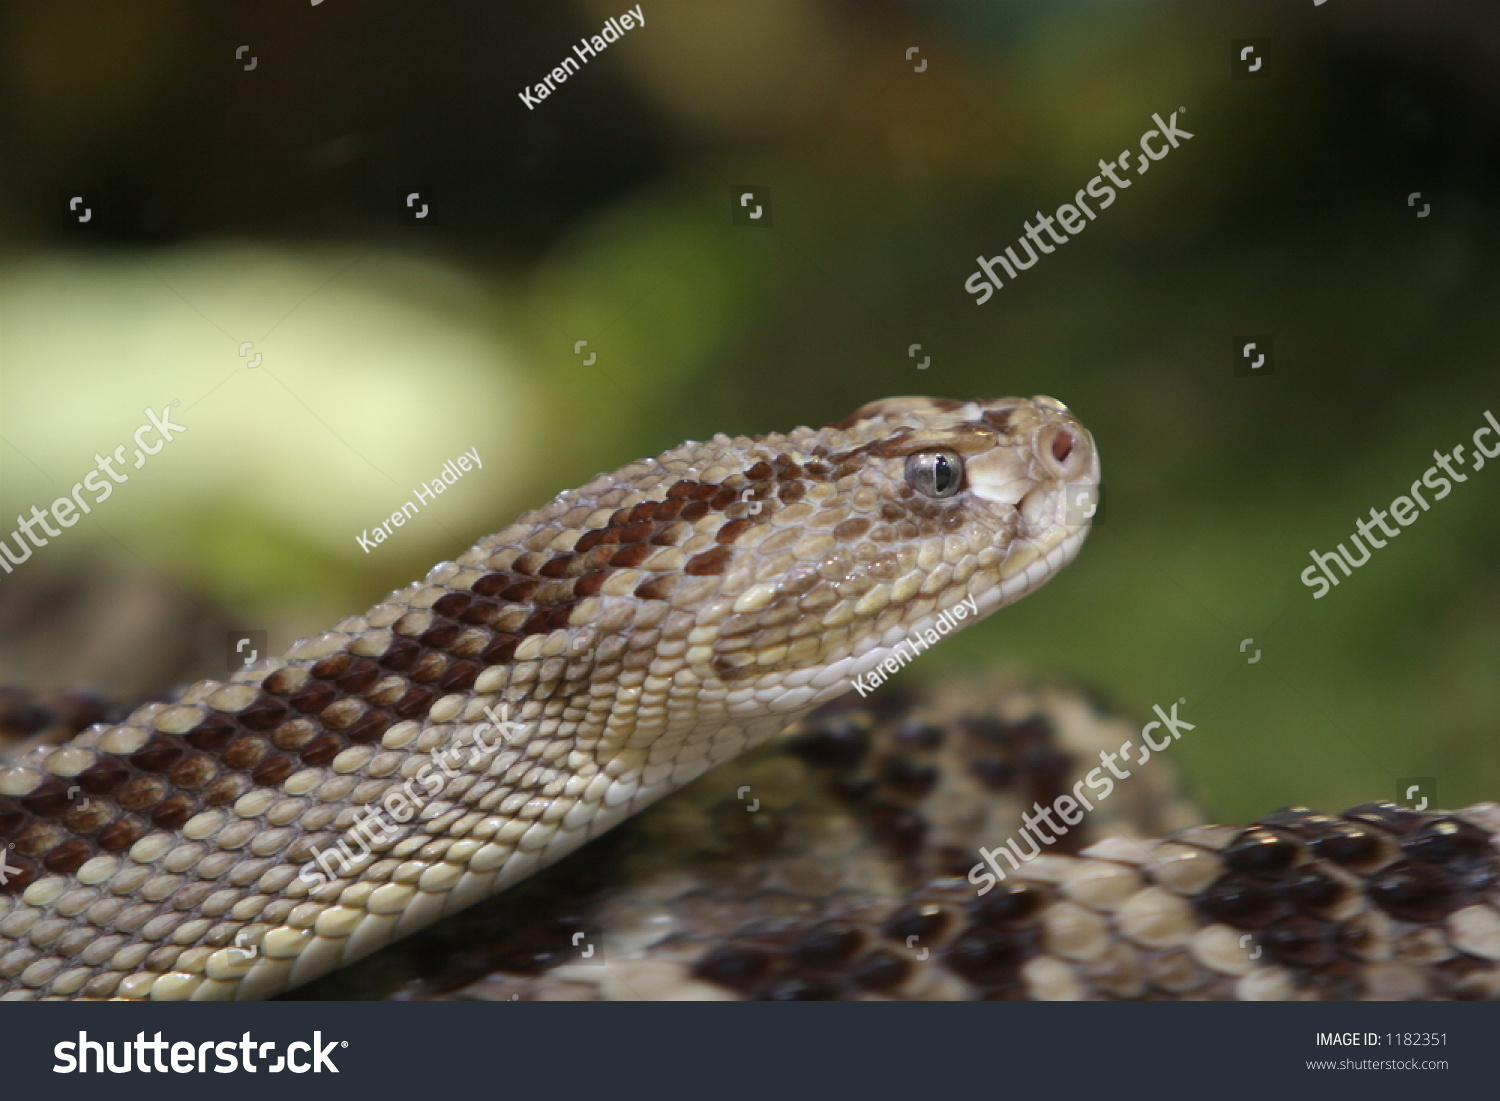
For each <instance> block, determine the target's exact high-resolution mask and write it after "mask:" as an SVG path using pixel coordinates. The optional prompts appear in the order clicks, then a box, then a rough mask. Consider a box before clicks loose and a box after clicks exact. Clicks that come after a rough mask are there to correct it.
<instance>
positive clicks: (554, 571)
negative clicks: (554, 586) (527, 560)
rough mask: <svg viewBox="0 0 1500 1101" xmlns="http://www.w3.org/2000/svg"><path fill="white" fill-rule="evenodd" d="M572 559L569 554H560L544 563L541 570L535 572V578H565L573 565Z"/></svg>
mask: <svg viewBox="0 0 1500 1101" xmlns="http://www.w3.org/2000/svg"><path fill="white" fill-rule="evenodd" d="M573 558H574V556H573V555H571V554H560V555H558V556H557V557H556V558H553V559H551V560H550V561H548V562H546V563H544V564H543V566H542V568H541V569H539V570H537V576H538V577H550V578H553V579H557V578H562V577H567V576H568V571H569V568H570V567H571V566H572V565H573Z"/></svg>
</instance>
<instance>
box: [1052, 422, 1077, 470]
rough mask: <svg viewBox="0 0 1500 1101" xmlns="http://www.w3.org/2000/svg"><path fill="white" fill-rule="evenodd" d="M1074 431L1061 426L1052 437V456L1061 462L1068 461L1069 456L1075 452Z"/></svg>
mask: <svg viewBox="0 0 1500 1101" xmlns="http://www.w3.org/2000/svg"><path fill="white" fill-rule="evenodd" d="M1074 443H1075V440H1074V438H1073V432H1072V430H1071V429H1068V428H1059V429H1058V430H1057V435H1055V436H1053V437H1052V457H1053V458H1054V459H1056V460H1057V461H1058V462H1059V463H1065V462H1067V461H1068V456H1069V455H1071V454H1073V444H1074Z"/></svg>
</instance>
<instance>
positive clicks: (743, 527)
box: [714, 519, 755, 543]
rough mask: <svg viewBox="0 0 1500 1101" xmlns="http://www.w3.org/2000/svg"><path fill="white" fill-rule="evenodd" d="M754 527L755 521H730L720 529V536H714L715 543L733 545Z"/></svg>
mask: <svg viewBox="0 0 1500 1101" xmlns="http://www.w3.org/2000/svg"><path fill="white" fill-rule="evenodd" d="M754 526H755V521H754V520H749V519H741V520H731V521H729V523H727V524H725V525H724V526H723V527H722V528H720V529H719V534H718V535H716V536H714V542H716V543H733V542H734V541H735V540H736V539H738V538H739V537H740V536H741V535H744V534H745V532H747V531H749V530H750V529H751V528H752V527H754Z"/></svg>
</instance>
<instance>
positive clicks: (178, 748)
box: [130, 734, 186, 772]
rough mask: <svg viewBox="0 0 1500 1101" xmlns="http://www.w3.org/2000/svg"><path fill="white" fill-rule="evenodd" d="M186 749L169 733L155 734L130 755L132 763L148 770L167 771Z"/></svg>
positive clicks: (180, 758)
mask: <svg viewBox="0 0 1500 1101" xmlns="http://www.w3.org/2000/svg"><path fill="white" fill-rule="evenodd" d="M185 752H186V751H185V750H184V749H183V748H182V744H181V743H180V742H179V741H178V740H177V739H176V738H173V737H171V736H170V735H167V734H156V735H153V736H152V738H151V740H150V741H149V742H147V743H146V744H145V745H144V746H142V747H141V748H140V749H138V750H136V751H135V752H134V753H132V754H131V755H130V763H131V764H133V765H134V766H135V767H136V768H139V769H142V770H143V771H146V772H167V771H169V770H170V769H171V768H172V766H173V765H175V764H176V763H177V762H178V761H180V760H182V758H183V754H184V753H185Z"/></svg>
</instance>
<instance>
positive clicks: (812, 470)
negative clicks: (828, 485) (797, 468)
mask: <svg viewBox="0 0 1500 1101" xmlns="http://www.w3.org/2000/svg"><path fill="white" fill-rule="evenodd" d="M802 473H803V474H804V475H806V476H807V478H808V479H809V480H811V481H814V482H826V481H828V479H829V476H830V475H832V473H833V471H832V470H831V469H830V468H829V466H828V464H827V463H819V462H812V463H808V464H806V465H805V466H803V468H802Z"/></svg>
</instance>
